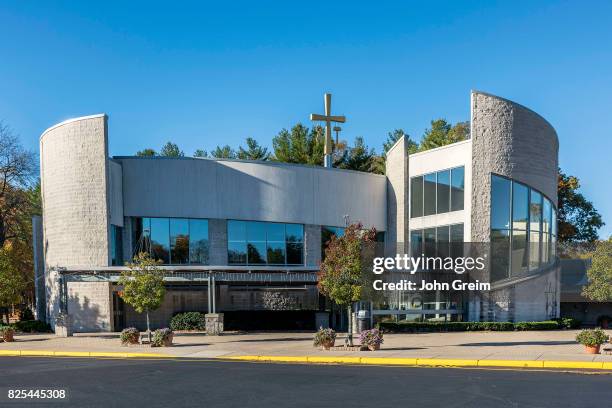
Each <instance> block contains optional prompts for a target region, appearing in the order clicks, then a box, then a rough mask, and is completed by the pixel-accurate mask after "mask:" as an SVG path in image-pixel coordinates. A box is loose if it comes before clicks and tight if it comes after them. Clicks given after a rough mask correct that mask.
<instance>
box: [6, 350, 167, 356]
mask: <svg viewBox="0 0 612 408" xmlns="http://www.w3.org/2000/svg"><path fill="white" fill-rule="evenodd" d="M0 356H14V357H18V356H29V357H113V358H139V357H142V358H146V357H149V358H166V357H172V356H171V355H168V354H161V353H121V352H103V351H100V352H98V351H91V352H90V351H53V350H0Z"/></svg>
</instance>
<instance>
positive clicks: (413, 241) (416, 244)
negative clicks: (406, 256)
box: [410, 230, 423, 257]
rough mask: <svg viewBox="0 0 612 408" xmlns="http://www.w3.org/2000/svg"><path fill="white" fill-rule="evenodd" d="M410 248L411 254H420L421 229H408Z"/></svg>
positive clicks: (421, 242)
mask: <svg viewBox="0 0 612 408" xmlns="http://www.w3.org/2000/svg"><path fill="white" fill-rule="evenodd" d="M410 248H411V249H412V256H415V257H416V256H421V254H422V253H423V230H413V231H410Z"/></svg>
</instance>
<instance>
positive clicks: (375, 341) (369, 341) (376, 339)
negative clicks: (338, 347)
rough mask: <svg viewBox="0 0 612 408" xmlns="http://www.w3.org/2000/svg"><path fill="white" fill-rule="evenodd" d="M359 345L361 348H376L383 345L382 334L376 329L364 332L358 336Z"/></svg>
mask: <svg viewBox="0 0 612 408" xmlns="http://www.w3.org/2000/svg"><path fill="white" fill-rule="evenodd" d="M359 343H360V344H361V345H362V346H376V345H381V344H382V343H383V334H382V332H381V331H379V330H378V329H371V330H364V331H362V332H361V334H359Z"/></svg>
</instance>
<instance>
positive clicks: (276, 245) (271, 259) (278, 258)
mask: <svg viewBox="0 0 612 408" xmlns="http://www.w3.org/2000/svg"><path fill="white" fill-rule="evenodd" d="M267 251H268V263H269V264H271V265H284V264H285V241H284V240H283V241H268V246H267Z"/></svg>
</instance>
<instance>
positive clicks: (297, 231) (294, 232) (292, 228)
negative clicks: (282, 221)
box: [286, 224, 304, 242]
mask: <svg viewBox="0 0 612 408" xmlns="http://www.w3.org/2000/svg"><path fill="white" fill-rule="evenodd" d="M286 234H287V242H304V226H303V225H302V224H286Z"/></svg>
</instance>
